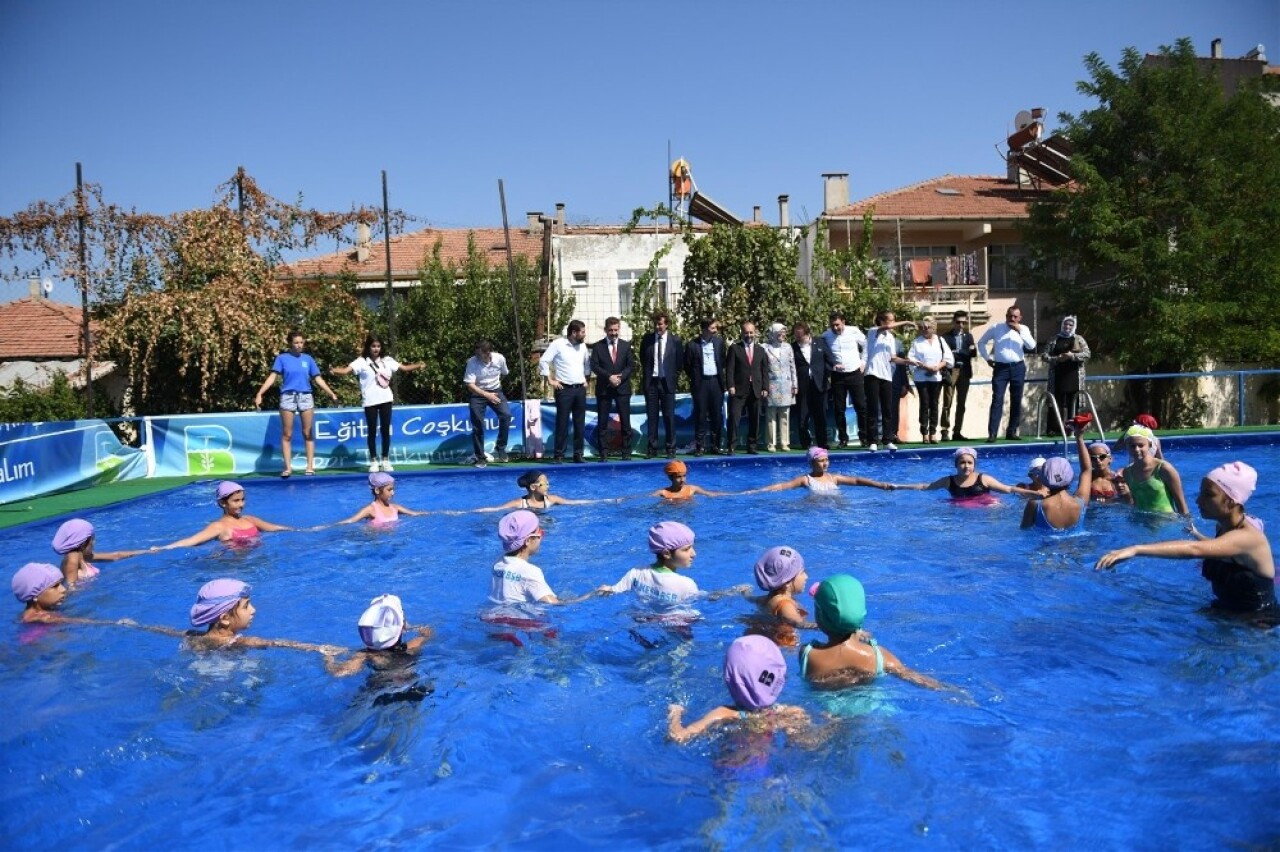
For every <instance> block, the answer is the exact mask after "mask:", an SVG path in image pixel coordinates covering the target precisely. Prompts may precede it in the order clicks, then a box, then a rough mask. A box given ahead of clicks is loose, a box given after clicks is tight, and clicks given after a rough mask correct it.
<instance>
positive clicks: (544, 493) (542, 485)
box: [475, 470, 600, 512]
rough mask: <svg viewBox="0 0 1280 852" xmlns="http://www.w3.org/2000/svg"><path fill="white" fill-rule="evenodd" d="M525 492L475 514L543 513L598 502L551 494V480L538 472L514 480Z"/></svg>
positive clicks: (529, 471) (532, 471) (526, 472)
mask: <svg viewBox="0 0 1280 852" xmlns="http://www.w3.org/2000/svg"><path fill="white" fill-rule="evenodd" d="M516 485H519V486H520V487H521V488H523V489H524V490H525V494H524V496H523V497H517V498H515V499H514V500H508V501H507V502H505V503H503V504H502V505H501V506H491V507H489V508H487V509H476V510H475V511H477V512H504V511H506V510H508V509H527V510H529V511H530V512H545V511H547V510H548V509H550V508H551V507H552V506H585V505H587V504H589V503H597V502H600V501H598V500H566V499H565V498H564V497H558V496H556V495H555V494H552V493H551V480H549V479H547V475H546V474H545V473H543V472H542V471H540V470H527V471H525V472H524V473H522V474H520V478H519V479H517V480H516Z"/></svg>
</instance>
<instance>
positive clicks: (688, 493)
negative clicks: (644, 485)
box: [662, 482, 693, 500]
mask: <svg viewBox="0 0 1280 852" xmlns="http://www.w3.org/2000/svg"><path fill="white" fill-rule="evenodd" d="M692 496H693V486H692V485H689V484H688V483H687V482H686V483H685V484H684V485H682V486H681V487H680V490H679V491H672V490H670V489H669V488H664V489H662V499H664V500H687V499H688V498H690V497H692Z"/></svg>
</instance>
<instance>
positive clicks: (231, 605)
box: [185, 578, 344, 656]
mask: <svg viewBox="0 0 1280 852" xmlns="http://www.w3.org/2000/svg"><path fill="white" fill-rule="evenodd" d="M249 591H250V587H249V584H248V583H243V582H241V581H240V580H232V579H228V578H223V579H219V580H210V581H209V582H207V583H205V584H204V585H203V586H201V587H200V592H199V593H198V594H197V596H196V602H195V604H194V605H193V606H192V607H191V626H192V627H203V628H205V630H204V632H203V633H201V632H199V631H198V630H188V631H187V632H186V634H185V635H186V640H187V645H188V646H190V647H191V648H192V649H193V650H196V651H214V650H217V649H219V648H229V647H231V646H232V645H236V646H238V647H241V648H292V649H293V650H295V651H315V652H316V653H318V654H324V655H326V656H332V655H334V654H340V653H342V651H343V650H344V649H343V648H340V647H338V646H336V645H313V644H311V643H310V642H295V641H294V640H292V639H260V638H258V637H257V636H245V635H244V631H246V630H248V629H249V625H251V624H253V616H254V614H255V613H256V612H257V610H256V609H255V608H254V606H253V603H252V602H251V601H250V600H249Z"/></svg>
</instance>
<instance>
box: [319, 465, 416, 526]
mask: <svg viewBox="0 0 1280 852" xmlns="http://www.w3.org/2000/svg"><path fill="white" fill-rule="evenodd" d="M369 490H371V491H372V492H373V502H372V503H370V504H369V505H368V506H365V507H364V508H363V509H361V510H360V511H359V512H356V513H355V514H354V515H352V516H351V517H349V518H347V519H346V520H345V521H338V523H339V524H354V523H356V522H357V521H363V520H364V519H365V518H368V519H369V522H370V523H372V524H374V525H377V526H385V525H387V524H394V523H395V522H396V521H397V520H399V519H400V516H401V515H409V516H410V517H418V516H421V515H426V514H429V513H428V512H419V511H416V510H414V509H410V508H408V507H406V506H401V505H400V504H399V503H392V502H391V500H392V498H394V497H395V496H396V480H395V478H394V477H393V476H392V475H391V474H389V473H371V474H369Z"/></svg>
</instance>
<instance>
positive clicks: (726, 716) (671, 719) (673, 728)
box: [667, 704, 738, 743]
mask: <svg viewBox="0 0 1280 852" xmlns="http://www.w3.org/2000/svg"><path fill="white" fill-rule="evenodd" d="M737 715H738V712H737V711H736V710H734V709H733V708H731V707H716V708H714V709H713V710H712V711H711V712H710V713H708V714H707V715H705V716H703V717H702V718H701V719H699V720H698V721H696V722H694V723H693V724H691V725H684V724H683V723H682V721H681V720H682V719H683V718H684V708H683V707H681V706H680V705H679V704H668V705H667V736H669V737H671V739H673V740H675V741H676V742H678V743H687V742H688V741H689V740H691V739H693V738H694V737H696V736H698V734H701V733H702V732H703V731H705V730H706V729H707V728H710V727H711V726H712V725H717V724H719V723H721V722H727V721H729V720H730V719H733V718H736V717H737Z"/></svg>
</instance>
